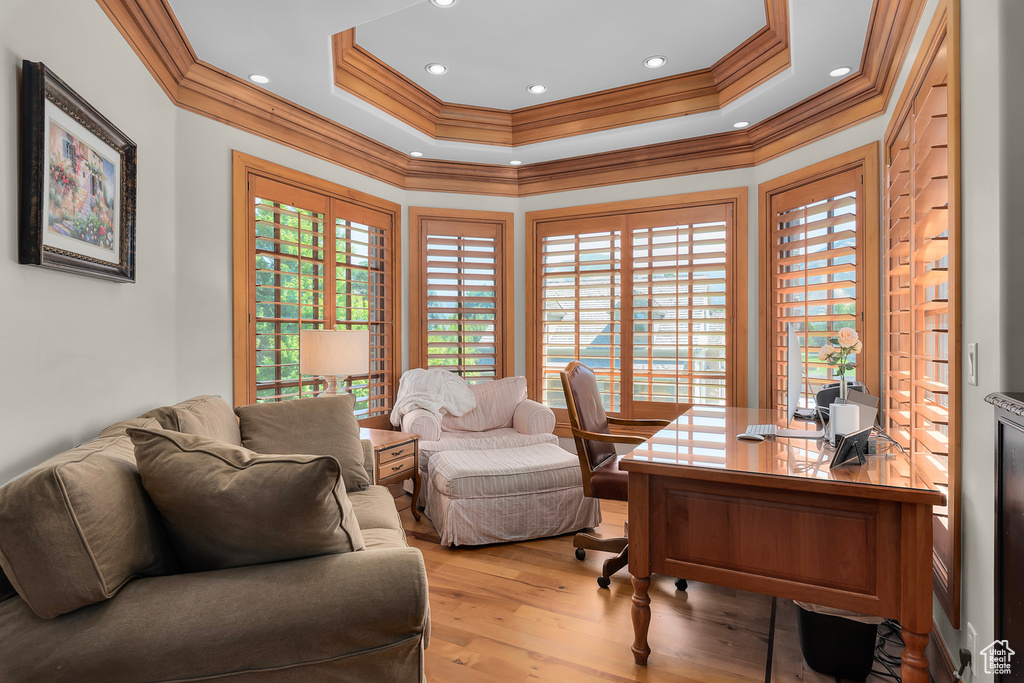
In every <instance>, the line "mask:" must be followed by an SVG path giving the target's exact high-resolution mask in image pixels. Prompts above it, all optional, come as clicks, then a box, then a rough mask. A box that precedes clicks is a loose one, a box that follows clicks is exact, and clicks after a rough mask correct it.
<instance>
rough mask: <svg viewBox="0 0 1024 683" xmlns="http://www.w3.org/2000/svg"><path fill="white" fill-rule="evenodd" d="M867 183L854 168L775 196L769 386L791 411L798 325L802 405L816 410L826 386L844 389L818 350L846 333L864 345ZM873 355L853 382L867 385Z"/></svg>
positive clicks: (860, 361) (774, 399)
mask: <svg viewBox="0 0 1024 683" xmlns="http://www.w3.org/2000/svg"><path fill="white" fill-rule="evenodd" d="M863 194H864V183H863V174H862V171H861V169H859V168H854V169H851V170H848V171H845V172H842V173H839V174H836V175H832V176H829V177H826V178H822V179H819V180H815V181H813V182H810V183H807V184H804V185H801V186H799V187H796V188H794V189H792V190H789V191H786V192H780V193H778V194H775V195H772V199H771V214H770V216H771V223H770V231H771V232H770V234H771V251H770V255H769V258H770V264H769V269H770V270H769V272H770V277H771V287H772V291H771V301H772V304H771V307H770V310H769V311H768V312H767V314H768V317H769V326H768V329H769V334H770V338H769V339H768V340H767V341H768V344H769V358H770V366H769V373H770V374H769V383H770V394H769V396H770V398H769V401H770V403H771V405H770V406H768V407H774V406H783V405H785V404H786V343H787V335H788V329H789V326H790V325H792V326H793V328H794V331H795V333H796V337H797V340H798V342H799V343H800V344H801V346H802V347H803V352H802V358H803V371H804V376H805V377H806V383H805V384H804V386H803V388H802V396H803V398H802V400H801V405H805V406H806V405H813V397H814V394H815V393H817V391H818V390H819V389H820V388H821V386H822V385H824V384H828V383H830V382H835V381H837V377H838V376H837V374H836V373H835V368H833V367H831V366H829V365H828V364H827V363H824V362H822V361H819V360H818V349H819V348H820V347H822V346H824V345H825V344H827V343H828V342H829V339H830V338H832V337H835V335H836V334H837V333H838V332H839V330H840V329H841V328H843V327H852V328H854V329H855V330H857V332H858V333H859V334H860V335H861V336H862V337H863V336H864V329H863V325H862V321H863V314H862V311H863V309H864V306H863V303H862V302H863V293H862V291H861V290H862V287H863V285H862V282H863V279H862V276H861V273H862V272H863V263H864V252H865V246H864V244H863V240H862V239H859V238H858V235H859V233H860V230H861V223H862V220H863V219H862V218H861V217H860V216H861V215H862V214H863V201H864V199H863ZM871 352H872V351H871V349H870V348H869V344H867V343H865V345H864V350H863V351H862V352H861V354H859V355H857V356H855V357H852V358H851V360H853V362H854V363H855V365H856V368H855V369H854V371H853V372H852V373H850V372H847V375H846V376H847V379H848V380H853V379H861V378H862V377H863V376H864V372H863V371H862V369H861V366H862V365H864V360H865V359H866V358H867V355H868V354H870V353H871Z"/></svg>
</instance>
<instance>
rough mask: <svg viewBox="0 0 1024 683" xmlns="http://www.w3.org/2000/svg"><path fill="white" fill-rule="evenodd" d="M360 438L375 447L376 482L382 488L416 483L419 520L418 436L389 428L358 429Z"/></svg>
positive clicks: (414, 512)
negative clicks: (405, 482) (408, 482)
mask: <svg viewBox="0 0 1024 683" xmlns="http://www.w3.org/2000/svg"><path fill="white" fill-rule="evenodd" d="M359 438H361V439H366V440H368V441H369V442H370V445H371V446H372V447H373V483H374V484H379V485H381V486H390V485H392V484H399V483H401V482H403V481H405V480H406V479H412V480H413V487H412V516H413V517H415V518H416V521H419V519H420V513H419V510H418V509H417V507H416V505H417V501H418V500H419V497H420V468H419V459H420V450H419V438H420V437H419V435H418V434H409V433H407V432H392V431H389V430H386V429H367V428H362V429H360V430H359Z"/></svg>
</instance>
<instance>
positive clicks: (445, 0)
mask: <svg viewBox="0 0 1024 683" xmlns="http://www.w3.org/2000/svg"><path fill="white" fill-rule="evenodd" d="M430 4H432V5H433V6H434V7H451V6H452V5H454V4H455V0H430Z"/></svg>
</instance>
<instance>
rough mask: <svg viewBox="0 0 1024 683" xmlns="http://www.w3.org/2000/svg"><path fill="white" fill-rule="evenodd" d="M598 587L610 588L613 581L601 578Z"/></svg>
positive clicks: (598, 580) (598, 579)
mask: <svg viewBox="0 0 1024 683" xmlns="http://www.w3.org/2000/svg"><path fill="white" fill-rule="evenodd" d="M597 585H598V586H600V587H601V588H607V587H608V586H610V585H612V580H611V579H609V578H608V577H607V576H599V577H597Z"/></svg>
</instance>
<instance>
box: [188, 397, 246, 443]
mask: <svg viewBox="0 0 1024 683" xmlns="http://www.w3.org/2000/svg"><path fill="white" fill-rule="evenodd" d="M172 408H173V409H174V415H175V417H177V418H178V429H177V430H175V431H179V432H183V433H185V434H196V435H198V436H205V437H209V438H211V439H215V440H217V441H224V442H227V443H230V444H233V445H235V446H241V445H242V436H241V434H240V433H239V431H238V418H237V417H236V416H235V411H234V410H232V409H231V406H229V405H228V404H227V401H225V400H224V399H222V398H221V397H220V396H200V397H198V398H195V399H191V400H189V401H186V402H184V403H181V404H178V405H176V406H172Z"/></svg>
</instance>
